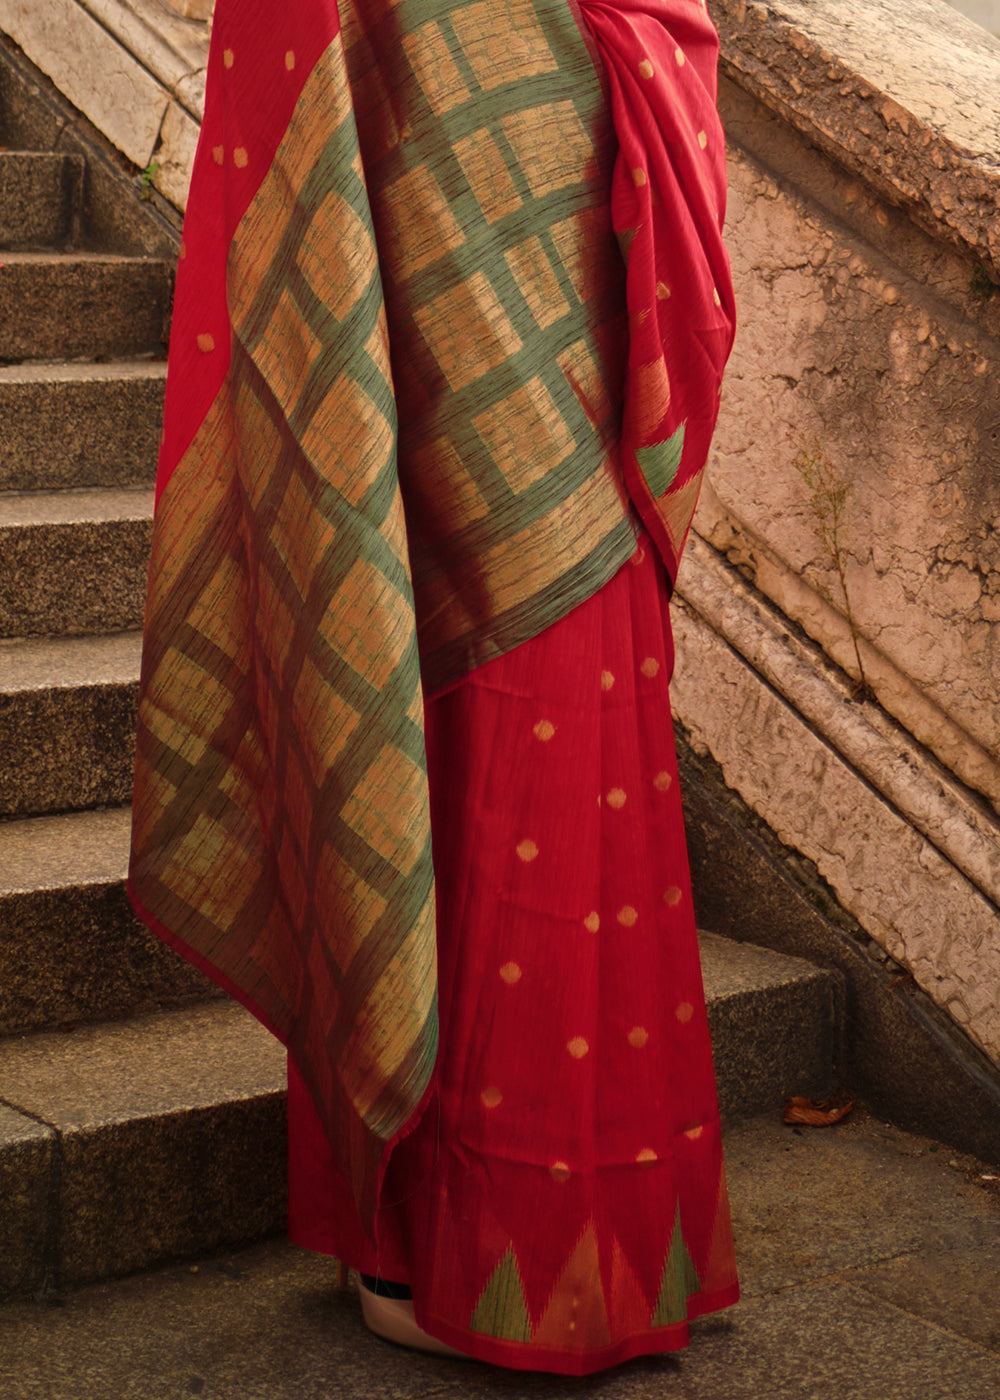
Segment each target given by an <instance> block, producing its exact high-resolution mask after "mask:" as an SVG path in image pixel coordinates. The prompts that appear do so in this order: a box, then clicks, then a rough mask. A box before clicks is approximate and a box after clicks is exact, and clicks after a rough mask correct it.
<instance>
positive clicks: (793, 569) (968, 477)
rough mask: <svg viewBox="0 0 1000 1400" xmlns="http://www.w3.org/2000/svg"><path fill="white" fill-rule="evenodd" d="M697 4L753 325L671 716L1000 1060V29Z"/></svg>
mask: <svg viewBox="0 0 1000 1400" xmlns="http://www.w3.org/2000/svg"><path fill="white" fill-rule="evenodd" d="M710 8H711V9H712V11H713V14H714V16H715V18H716V21H717V23H718V25H719V28H720V33H721V36H722V44H723V61H722V92H721V107H722V112H723V118H724V121H725V124H726V128H727V134H728V138H729V142H730V178H731V195H730V212H729V220H728V223H729V239H730V248H731V254H732V259H733V264H734V272H735V280H736V288H737V295H738V306H739V309H740V313H741V322H740V330H739V334H738V338H737V344H736V349H735V353H734V356H733V361H732V364H731V368H730V372H729V375H728V379H727V385H726V391H725V397H724V406H723V415H722V419H721V422H720V428H719V432H718V435H717V439H716V444H715V448H714V451H713V456H712V460H711V464H710V469H709V486H708V488H707V489H706V491H705V493H704V496H703V499H702V502H701V505H700V507H699V511H698V514H697V517H696V522H695V532H694V534H693V536H692V539H691V543H690V547H689V552H688V556H687V558H686V561H685V564H684V566H683V569H682V575H681V581H680V585H679V595H680V600H679V605H678V607H677V609H676V615H677V630H678V635H679V656H680V660H679V665H678V676H677V681H676V685H675V692H674V699H675V708H676V712H677V716H678V718H679V719H680V721H681V723H682V724H683V725H684V726H685V728H686V729H687V730H688V732H689V735H690V738H691V741H692V743H693V745H694V746H695V748H696V749H698V750H700V751H702V752H708V753H710V754H711V755H712V756H713V757H714V758H715V759H716V760H717V762H718V763H719V764H720V765H721V767H722V770H723V773H724V775H725V779H726V781H727V783H728V784H729V785H730V787H732V788H733V789H735V790H736V791H737V792H739V793H740V794H741V796H742V797H743V798H744V800H745V801H746V802H747V803H748V805H749V806H750V807H751V808H752V809H753V810H754V811H756V812H757V813H758V814H759V815H761V816H762V817H763V818H764V819H765V820H766V821H767V823H768V824H769V825H770V826H771V827H772V828H773V829H774V830H775V831H776V832H777V834H778V835H779V836H780V838H781V839H782V841H784V842H785V843H786V844H787V845H788V846H790V847H792V848H794V849H795V850H797V851H799V852H801V853H802V854H804V855H806V856H808V857H809V858H810V859H811V860H812V861H814V862H815V864H816V866H817V867H818V869H819V871H820V873H821V874H822V875H823V877H824V878H825V879H826V880H827V882H828V883H829V885H830V886H831V887H832V889H833V890H834V892H835V893H836V895H837V897H838V899H839V900H840V902H841V903H842V904H843V905H844V907H845V908H846V909H848V910H849V911H850V912H851V913H852V914H853V915H854V916H855V917H856V918H857V920H858V921H859V923H860V924H861V925H862V927H863V928H864V929H865V930H866V932H868V933H869V934H870V935H871V936H872V937H873V938H874V939H875V940H876V941H877V942H878V943H879V944H880V945H881V946H882V947H883V948H884V949H885V950H886V951H887V952H888V953H889V954H891V955H892V957H894V958H895V959H896V960H898V962H900V963H901V964H902V965H903V967H904V968H906V969H908V970H909V971H910V972H912V974H913V976H914V978H915V980H916V982H917V983H918V985H919V986H921V987H922V988H923V989H924V990H925V991H926V992H928V993H929V995H930V996H931V997H932V998H933V999H934V1001H935V1002H936V1003H937V1004H938V1005H939V1006H941V1007H943V1008H944V1009H946V1010H947V1012H948V1013H949V1014H950V1015H951V1016H952V1017H953V1018H954V1020H955V1022H957V1023H958V1024H959V1025H960V1026H961V1027H962V1028H963V1029H964V1030H965V1031H966V1032H967V1033H968V1034H969V1035H970V1036H971V1037H972V1038H973V1039H974V1040H975V1041H976V1042H977V1043H978V1044H979V1045H980V1046H981V1047H982V1048H983V1049H985V1050H986V1051H987V1052H988V1053H989V1054H990V1055H991V1057H993V1059H994V1060H997V1059H1000V995H998V992H1000V971H998V968H1000V958H998V955H1000V920H998V911H997V904H998V901H1000V840H998V837H1000V821H998V818H997V812H998V811H1000V705H998V703H997V695H998V688H1000V687H998V682H1000V294H998V291H997V287H996V284H997V283H998V282H1000V220H998V218H997V195H998V193H1000V159H998V156H997V154H996V153H997V152H998V151H1000V112H998V109H997V104H996V102H995V99H994V97H993V96H992V94H995V93H996V92H998V91H1000V43H998V42H997V41H996V40H995V39H993V38H991V37H990V36H989V35H987V34H986V33H985V32H984V31H983V30H981V29H979V28H977V26H975V25H974V24H972V23H971V22H970V21H967V20H965V19H963V18H962V17H960V16H957V15H956V14H955V13H954V11H952V10H951V9H949V8H948V7H947V6H946V5H945V4H944V3H942V2H941V0H809V2H808V3H806V2H805V0H780V3H773V4H771V3H767V4H764V3H758V4H747V3H744V0H711V3H710ZM835 516H836V519H835ZM834 527H835V528H834ZM833 536H835V538H833ZM845 586H846V590H847V592H846V598H845V593H844V588H845ZM862 669H863V679H864V681H865V682H866V683H867V687H868V689H867V690H865V689H863V688H862V686H861V684H860V682H861V681H862V674H861V672H862Z"/></svg>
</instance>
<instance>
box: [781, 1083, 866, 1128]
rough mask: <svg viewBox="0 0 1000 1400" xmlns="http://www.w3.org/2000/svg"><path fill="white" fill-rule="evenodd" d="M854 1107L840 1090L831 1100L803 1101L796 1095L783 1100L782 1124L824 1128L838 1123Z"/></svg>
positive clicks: (850, 1100) (851, 1100)
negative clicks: (799, 1124)
mask: <svg viewBox="0 0 1000 1400" xmlns="http://www.w3.org/2000/svg"><path fill="white" fill-rule="evenodd" d="M853 1107H854V1100H853V1099H849V1098H848V1097H847V1095H846V1094H845V1093H843V1092H842V1091H841V1090H840V1089H838V1090H837V1092H836V1093H835V1094H834V1096H833V1098H832V1099H805V1098H802V1097H800V1096H798V1095H795V1096H794V1097H792V1098H790V1099H786V1100H785V1112H784V1116H783V1118H782V1122H784V1123H805V1124H806V1125H807V1127H810V1128H826V1127H829V1125H830V1124H831V1123H839V1122H840V1120H841V1119H842V1118H846V1117H847V1115H848V1114H849V1113H850V1111H851V1109H852V1108H853Z"/></svg>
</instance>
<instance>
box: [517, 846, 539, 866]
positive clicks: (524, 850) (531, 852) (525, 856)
mask: <svg viewBox="0 0 1000 1400" xmlns="http://www.w3.org/2000/svg"><path fill="white" fill-rule="evenodd" d="M537 855H538V847H537V846H536V845H535V843H534V841H530V840H526V841H519V842H518V843H517V858H518V860H523V861H524V863H525V865H529V864H530V863H531V861H533V860H535V859H536V857H537Z"/></svg>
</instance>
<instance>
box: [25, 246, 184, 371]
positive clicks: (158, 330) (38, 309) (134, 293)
mask: <svg viewBox="0 0 1000 1400" xmlns="http://www.w3.org/2000/svg"><path fill="white" fill-rule="evenodd" d="M170 286H171V268H170V266H169V264H168V263H166V262H164V261H162V260H160V259H158V258H136V257H126V256H123V255H120V254H110V253H18V252H14V253H6V254H5V255H4V258H3V275H2V276H0V360H18V361H20V360H44V359H65V360H119V359H128V358H129V357H130V356H137V355H146V354H152V355H158V354H162V353H163V349H164V337H165V334H166V324H167V314H168V309H169V303H170Z"/></svg>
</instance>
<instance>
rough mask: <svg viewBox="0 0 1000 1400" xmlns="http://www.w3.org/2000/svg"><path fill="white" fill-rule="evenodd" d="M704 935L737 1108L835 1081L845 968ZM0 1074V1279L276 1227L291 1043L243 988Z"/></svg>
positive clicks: (5, 1064) (64, 1275)
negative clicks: (279, 1038)
mask: <svg viewBox="0 0 1000 1400" xmlns="http://www.w3.org/2000/svg"><path fill="white" fill-rule="evenodd" d="M702 947H703V959H704V967H705V983H706V993H707V998H708V1004H709V1018H710V1025H711V1027H712V1033H713V1044H714V1053H715V1061H716V1072H717V1077H718V1082H719V1092H720V1101H721V1103H722V1105H723V1111H724V1114H725V1116H726V1117H727V1118H728V1119H729V1120H730V1121H735V1120H737V1119H739V1118H742V1117H745V1116H747V1115H750V1114H754V1113H758V1112H760V1111H761V1110H762V1108H765V1107H766V1108H768V1109H771V1110H776V1109H777V1108H778V1107H779V1106H780V1103H781V1100H782V1097H783V1096H784V1094H786V1093H791V1092H804V1093H821V1092H826V1091H827V1090H828V1088H829V1086H830V1081H831V1076H832V1073H833V1069H832V1065H831V1062H830V1051H831V1047H832V1046H833V1045H834V1044H835V1043H836V1037H837V1034H838V1023H837V1020H836V1018H837V1015H838V1008H839V1006H840V1003H841V998H840V988H839V983H838V979H837V977H836V975H835V974H830V973H826V972H822V971H820V970H819V969H817V968H814V967H812V966H811V965H810V964H808V963H803V962H802V961H801V960H799V959H795V958H785V957H782V956H780V955H778V954H773V953H769V952H766V951H764V950H762V949H759V948H751V947H750V946H749V945H745V944H734V943H731V942H729V941H728V940H726V939H721V938H716V937H714V936H712V935H710V934H706V935H703V940H702ZM824 1017H825V1021H824V1019H823V1018H824ZM803 1041H806V1042H808V1043H803ZM0 1086H2V1089H0V1105H2V1106H0V1201H4V1200H6V1201H11V1202H17V1203H18V1204H17V1208H16V1210H13V1209H11V1210H8V1211H7V1213H6V1219H5V1218H4V1215H3V1214H2V1213H0V1291H5V1292H6V1293H8V1294H12V1293H17V1292H30V1291H37V1290H40V1289H44V1288H47V1287H58V1286H63V1285H66V1284H71V1283H82V1282H84V1281H86V1280H89V1279H97V1278H105V1277H110V1276H112V1275H115V1274H123V1273H128V1272H130V1271H133V1270H136V1269H142V1268H147V1267H149V1266H150V1265H152V1264H154V1263H156V1262H158V1261H162V1260H167V1259H171V1258H178V1257H183V1256H186V1255H194V1254H197V1253H203V1252H205V1251H207V1250H210V1249H213V1248H216V1247H217V1246H219V1245H220V1244H223V1243H226V1242H228V1243H235V1242H237V1241H249V1240H252V1239H254V1238H257V1237H260V1236H263V1235H265V1234H267V1233H269V1232H274V1231H277V1230H280V1229H281V1228H282V1225H283V1219H284V1158H285V1138H284V1117H283V1109H284V1106H283V1086H284V1054H283V1051H282V1050H281V1048H280V1047H279V1046H278V1045H277V1043H276V1042H275V1041H274V1040H273V1039H272V1038H271V1037H270V1036H269V1035H268V1033H267V1032H266V1031H264V1030H263V1029H262V1028H261V1027H260V1026H259V1025H258V1024H257V1022H256V1021H254V1020H253V1018H252V1017H251V1016H250V1015H249V1014H248V1013H247V1012H245V1011H243V1010H242V1009H240V1008H239V1007H238V1006H236V1005H235V1004H234V1003H232V1002H229V1001H223V1002H211V1003H206V1004H204V1005H200V1006H196V1007H191V1008H186V1009H182V1010H174V1011H167V1012H162V1013H159V1014H155V1015H150V1016H146V1017H139V1018H136V1019H133V1020H128V1021H119V1022H112V1023H100V1024H95V1025H91V1026H78V1027H77V1028H76V1029H74V1030H71V1031H69V1030H68V1031H65V1032H63V1033H59V1032H56V1033H47V1034H33V1035H25V1036H11V1037H7V1038H6V1039H4V1040H2V1041H0Z"/></svg>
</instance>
